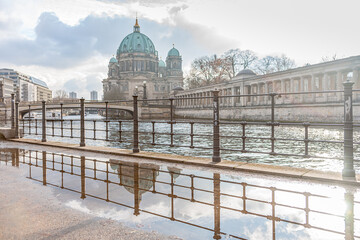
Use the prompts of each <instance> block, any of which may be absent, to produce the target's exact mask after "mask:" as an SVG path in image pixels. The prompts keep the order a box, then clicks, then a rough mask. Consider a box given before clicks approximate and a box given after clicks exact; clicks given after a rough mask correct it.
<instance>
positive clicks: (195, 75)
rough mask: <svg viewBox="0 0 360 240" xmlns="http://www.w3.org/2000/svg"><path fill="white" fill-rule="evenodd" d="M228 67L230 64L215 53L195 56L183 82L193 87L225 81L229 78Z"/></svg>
mask: <svg viewBox="0 0 360 240" xmlns="http://www.w3.org/2000/svg"><path fill="white" fill-rule="evenodd" d="M229 68H230V65H229V64H227V61H226V60H225V59H224V58H218V57H217V56H216V55H212V56H209V57H208V56H205V57H201V58H197V59H195V60H194V61H193V62H192V64H191V70H190V73H189V75H188V76H187V77H186V78H185V84H186V85H187V86H188V87H189V88H195V87H200V86H207V85H211V84H216V83H221V82H224V81H227V80H229V79H230V77H229V75H228V72H229Z"/></svg>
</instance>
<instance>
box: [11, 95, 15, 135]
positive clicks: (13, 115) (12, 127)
mask: <svg viewBox="0 0 360 240" xmlns="http://www.w3.org/2000/svg"><path fill="white" fill-rule="evenodd" d="M14 128H15V94H14V93H12V94H11V129H14Z"/></svg>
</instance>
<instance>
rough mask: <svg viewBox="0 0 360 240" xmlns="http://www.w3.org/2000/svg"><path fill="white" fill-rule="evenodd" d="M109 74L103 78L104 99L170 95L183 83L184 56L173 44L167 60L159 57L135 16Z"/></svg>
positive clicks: (110, 66)
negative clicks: (129, 31) (141, 31)
mask: <svg viewBox="0 0 360 240" xmlns="http://www.w3.org/2000/svg"><path fill="white" fill-rule="evenodd" d="M108 69H109V70H108V77H107V78H106V79H104V80H103V91H104V100H130V99H132V96H133V95H134V94H136V95H138V96H139V98H140V99H161V98H167V97H169V94H170V92H171V91H172V90H173V89H179V88H182V86H183V71H182V58H181V55H180V53H179V51H178V50H177V49H176V48H175V47H174V46H173V48H171V49H170V50H169V52H168V54H167V57H166V62H164V61H163V60H161V59H159V57H158V52H157V51H156V49H155V46H154V44H153V42H152V41H151V39H150V38H149V37H147V36H146V35H145V34H143V33H140V26H139V24H138V20H137V19H136V22H135V25H134V30H133V32H132V33H130V34H129V35H127V36H126V37H125V38H124V39H123V40H122V41H121V43H120V46H119V48H118V49H117V52H116V58H115V57H112V58H111V59H110V61H109V65H108Z"/></svg>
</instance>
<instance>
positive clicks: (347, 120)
mask: <svg viewBox="0 0 360 240" xmlns="http://www.w3.org/2000/svg"><path fill="white" fill-rule="evenodd" d="M351 80H352V73H350V74H348V76H347V80H346V82H344V83H343V85H344V169H343V171H342V176H343V178H346V179H352V180H354V179H356V173H355V170H354V146H353V144H354V143H353V106H352V86H353V85H354V82H352V81H351Z"/></svg>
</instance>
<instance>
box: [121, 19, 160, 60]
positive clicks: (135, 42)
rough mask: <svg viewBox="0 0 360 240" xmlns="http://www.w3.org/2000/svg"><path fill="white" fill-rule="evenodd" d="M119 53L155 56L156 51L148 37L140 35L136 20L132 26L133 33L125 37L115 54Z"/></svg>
mask: <svg viewBox="0 0 360 240" xmlns="http://www.w3.org/2000/svg"><path fill="white" fill-rule="evenodd" d="M121 53H147V54H153V55H156V50H155V46H154V44H153V42H152V41H151V40H150V38H149V37H148V36H146V35H145V34H142V33H140V25H139V23H138V19H137V18H136V22H135V25H134V31H133V32H132V33H130V34H129V35H127V36H126V37H125V38H124V39H123V40H122V42H121V43H120V46H119V48H118V50H117V54H118V55H119V54H121Z"/></svg>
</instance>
